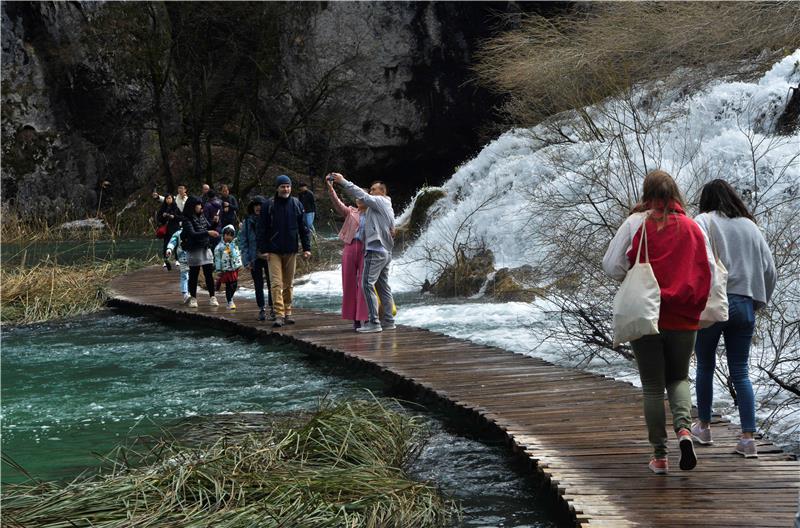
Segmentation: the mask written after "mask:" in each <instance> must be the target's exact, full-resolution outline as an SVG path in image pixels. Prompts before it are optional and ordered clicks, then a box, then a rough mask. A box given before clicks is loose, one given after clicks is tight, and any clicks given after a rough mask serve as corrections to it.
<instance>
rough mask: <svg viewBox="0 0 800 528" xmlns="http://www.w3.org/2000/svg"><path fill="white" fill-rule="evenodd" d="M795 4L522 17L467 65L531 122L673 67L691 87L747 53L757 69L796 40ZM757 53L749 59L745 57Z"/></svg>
mask: <svg viewBox="0 0 800 528" xmlns="http://www.w3.org/2000/svg"><path fill="white" fill-rule="evenodd" d="M798 26H800V6H799V5H798V4H797V3H795V2H769V3H766V2H758V3H755V2H715V3H710V2H664V3H661V2H602V3H593V4H590V5H586V4H578V6H577V7H576V8H575V10H574V11H573V12H570V13H568V14H566V15H564V16H561V17H556V18H545V17H542V16H540V15H530V16H527V17H526V18H524V19H523V20H522V22H521V24H520V27H519V29H516V30H513V31H509V32H507V33H504V34H502V35H500V36H498V37H495V38H492V39H490V40H488V41H487V42H486V43H485V44H484V45H483V47H482V50H481V52H480V53H479V55H478V63H477V65H476V67H475V70H476V72H477V74H478V77H479V79H480V81H481V82H482V83H484V84H485V85H487V86H489V87H490V88H493V89H495V90H496V91H498V92H500V93H504V94H508V96H509V98H508V100H507V103H506V105H505V107H504V111H505V113H506V114H507V115H508V116H510V117H511V118H512V120H513V121H514V122H515V123H517V124H522V125H530V124H535V123H538V122H539V121H541V120H542V119H543V118H545V117H547V116H550V115H553V114H556V113H558V112H562V111H566V110H571V109H580V108H583V107H585V106H587V105H592V104H595V103H598V102H600V101H602V100H604V99H606V98H607V97H609V96H616V95H619V94H620V93H622V92H624V91H625V90H626V89H627V88H628V87H630V86H633V85H635V84H637V83H641V82H646V81H651V80H657V79H667V78H669V77H670V76H671V75H673V73H674V72H676V71H678V72H684V73H686V71H687V70H686V69H687V68H691V70H692V75H691V79H687V78H686V77H685V76H683V75H679V76H678V77H679V79H678V80H679V81H680V85H681V86H682V87H683V88H684V89H691V88H692V87H693V86H698V85H700V84H702V83H704V82H705V81H707V80H709V79H712V78H716V77H719V76H721V75H725V74H729V73H732V72H740V73H741V72H742V71H743V70H742V63H741V61H743V60H747V59H750V60H751V63H752V64H754V71H751V72H750V73H757V72H758V71H759V70H760V69H761V68H763V67H764V66H765V65H767V64H770V63H771V62H772V59H774V58H775V57H776V56H780V55H785V51H786V50H788V49H794V48H796V47H798V46H800V32H798V31H797V27H798ZM757 56H760V57H759V60H758V61H755V62H753V61H752V59H753V58H755V57H757Z"/></svg>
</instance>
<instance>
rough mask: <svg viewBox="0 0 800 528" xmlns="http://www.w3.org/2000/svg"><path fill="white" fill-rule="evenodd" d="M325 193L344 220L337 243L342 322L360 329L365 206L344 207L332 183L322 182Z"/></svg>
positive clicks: (365, 317) (363, 299)
mask: <svg viewBox="0 0 800 528" xmlns="http://www.w3.org/2000/svg"><path fill="white" fill-rule="evenodd" d="M325 182H326V183H327V185H328V193H329V194H330V197H331V203H332V204H333V208H334V209H335V210H336V212H338V213H339V214H340V215H341V216H342V218H343V219H344V224H343V225H342V229H341V230H340V231H339V240H341V241H342V242H344V250H343V251H342V319H349V320H351V321H353V329H354V330H358V329H359V328H361V322H362V321H364V322H366V321H368V320H369V310H367V299H366V297H365V296H364V292H363V291H362V290H361V281H362V273H363V271H364V231H365V226H366V219H367V217H366V215H365V213H366V211H367V206H366V205H364V202H362V201H361V200H356V205H357V206H358V207H357V208H356V207H348V206H346V205H345V204H344V203H342V201H341V200H340V199H339V196H338V195H337V194H336V190H335V189H334V188H333V181H332V180H330V179H328V178H326V180H325Z"/></svg>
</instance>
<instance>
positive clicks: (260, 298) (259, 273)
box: [250, 258, 272, 310]
mask: <svg viewBox="0 0 800 528" xmlns="http://www.w3.org/2000/svg"><path fill="white" fill-rule="evenodd" d="M250 274H251V275H252V276H253V286H254V287H255V290H256V304H257V305H258V307H259V308H260V309H262V310H263V309H264V277H265V276H266V278H267V281H266V282H267V299H268V302H269V307H270V308H272V291H271V288H270V283H269V267H268V266H267V261H266V260H264V259H260V258H257V259H256V260H255V261H254V262H253V269H252V271H251V272H250Z"/></svg>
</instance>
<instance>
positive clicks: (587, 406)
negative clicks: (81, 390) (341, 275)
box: [110, 268, 800, 528]
mask: <svg viewBox="0 0 800 528" xmlns="http://www.w3.org/2000/svg"><path fill="white" fill-rule="evenodd" d="M110 289H111V300H110V304H112V305H114V306H117V307H120V308H122V309H130V310H137V311H139V312H146V313H150V314H151V315H154V316H157V317H166V318H170V319H184V320H194V321H197V322H199V323H201V324H204V325H222V323H223V322H226V323H225V324H226V328H228V327H230V328H233V329H235V331H237V332H241V333H246V334H248V335H263V336H276V337H280V338H283V339H287V340H289V341H292V342H295V343H297V344H300V345H305V346H309V347H313V348H314V350H316V351H318V352H323V353H329V354H330V355H331V356H338V357H347V358H352V359H353V360H355V361H357V362H358V364H362V365H363V364H364V363H363V362H367V363H369V364H372V365H374V366H375V367H376V368H379V369H381V370H382V372H385V373H388V374H390V375H392V376H394V377H396V378H400V379H403V380H405V381H408V382H411V383H413V384H416V385H418V386H420V387H424V388H426V389H428V390H430V391H432V392H433V393H435V394H437V395H438V396H439V397H441V398H445V399H447V400H449V401H450V402H452V403H454V404H456V405H459V406H461V407H462V408H464V409H468V410H472V411H474V412H477V413H478V414H479V415H481V416H482V417H483V418H484V419H485V420H486V421H487V422H489V423H493V424H494V425H495V426H496V427H497V428H499V429H500V430H501V431H504V432H505V433H506V435H507V436H508V438H509V440H510V441H511V442H512V443H513V444H514V445H515V446H516V447H517V448H518V450H519V451H520V452H521V453H522V454H523V455H525V456H527V457H528V459H529V460H530V461H531V462H532V466H533V467H534V468H535V470H536V471H537V472H538V473H539V474H540V475H542V476H543V477H544V478H545V479H548V481H549V483H550V485H551V487H552V489H553V490H554V491H555V492H556V494H557V496H558V497H559V500H561V501H562V502H563V504H564V505H565V506H566V507H567V509H568V511H571V512H572V515H573V521H574V522H575V523H576V524H577V525H580V526H598V527H600V526H614V527H623V526H680V525H695V524H698V522H700V523H701V524H702V525H703V526H704V527H707V528H711V527H723V526H724V527H733V526H765V527H771V526H790V525H791V524H792V522H793V519H794V514H795V512H796V511H797V497H798V489H799V488H800V464H799V463H798V461H797V460H796V459H795V457H793V456H792V455H789V454H786V453H784V452H783V451H781V450H780V449H779V448H778V447H777V446H775V445H773V444H771V443H770V442H769V441H767V440H766V439H760V440H759V441H758V446H759V458H758V459H748V460H745V459H742V458H741V457H739V456H738V455H736V454H734V453H733V446H734V444H735V443H736V440H737V438H738V434H739V429H738V428H737V427H735V426H733V425H731V424H730V423H729V422H728V421H726V420H722V419H720V418H719V417H718V416H717V417H715V418H714V420H713V422H712V429H713V431H714V438H715V445H714V446H703V447H698V448H697V454H698V459H699V463H698V466H697V468H696V469H695V470H694V471H690V472H685V471H680V470H679V469H677V466H678V461H677V458H676V456H677V452H678V450H677V441H676V440H675V439H671V441H670V450H671V455H670V464H671V467H672V468H673V469H672V471H671V473H670V474H669V475H664V476H657V475H653V474H652V473H651V472H650V471H649V470H648V469H647V460H648V459H649V456H650V454H651V453H652V449H651V448H650V445H649V444H648V442H647V438H646V430H645V426H644V418H643V416H642V397H641V391H640V390H639V389H637V388H635V387H633V386H632V385H630V384H628V383H622V382H617V381H614V380H612V379H609V378H606V377H604V376H600V375H596V374H590V373H586V372H582V371H579V370H575V369H570V368H564V367H560V366H557V365H553V364H550V363H548V362H546V361H544V360H541V359H538V358H532V357H528V356H524V355H521V354H515V353H512V352H508V351H505V350H502V349H499V348H496V347H491V346H485V345H479V344H475V343H469V342H466V341H462V340H459V339H454V338H451V337H447V336H444V335H442V334H438V333H436V332H431V331H429V330H425V329H419V328H413V327H409V326H403V325H398V328H397V329H396V330H391V331H385V332H382V333H379V334H367V335H362V334H358V333H356V332H354V331H353V330H352V327H351V326H350V323H349V322H348V321H345V320H342V319H341V318H340V317H339V316H338V315H337V314H331V313H326V312H320V311H305V310H296V313H295V314H294V319H295V320H296V322H297V323H296V324H295V325H290V326H286V327H283V328H279V329H273V328H272V326H271V324H270V323H269V322H259V321H257V320H256V315H257V307H256V306H255V303H254V302H253V301H252V300H247V299H243V300H239V301H237V305H238V310H236V311H235V312H232V311H228V310H226V309H225V307H224V306H220V307H218V308H215V307H211V306H209V305H208V304H207V303H205V302H204V300H203V295H202V294H201V295H200V299H199V300H200V306H199V307H198V308H197V309H190V308H188V307H187V306H185V305H183V304H182V302H181V299H180V294H179V292H178V280H177V275H176V274H174V273H173V274H170V273H163V272H161V270H160V269H159V268H149V269H145V270H139V271H136V272H134V273H131V274H128V275H126V276H123V277H118V278H117V279H115V280H114V281H113V282H112V284H111V288H110ZM667 411H668V409H667ZM667 416H668V420H669V419H671V418H669V416H670V415H669V413H668V412H667Z"/></svg>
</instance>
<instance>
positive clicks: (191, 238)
mask: <svg viewBox="0 0 800 528" xmlns="http://www.w3.org/2000/svg"><path fill="white" fill-rule="evenodd" d="M210 229H211V226H209V225H208V220H206V217H205V215H203V214H199V215H194V214H193V215H191V216H190V217H188V218H186V219H185V220H184V221H183V236H182V239H183V242H182V244H181V245H182V246H183V249H184V251H191V250H193V249H206V248H208V247H210V244H211V241H210V237H209V236H208V231H209V230H210Z"/></svg>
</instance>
